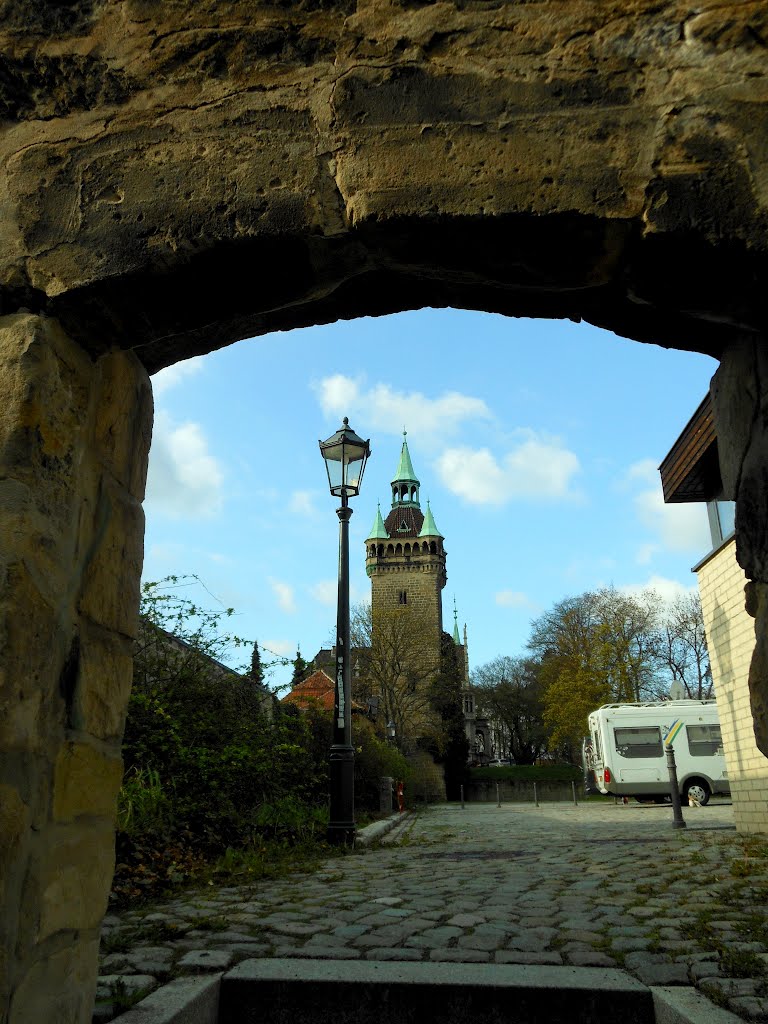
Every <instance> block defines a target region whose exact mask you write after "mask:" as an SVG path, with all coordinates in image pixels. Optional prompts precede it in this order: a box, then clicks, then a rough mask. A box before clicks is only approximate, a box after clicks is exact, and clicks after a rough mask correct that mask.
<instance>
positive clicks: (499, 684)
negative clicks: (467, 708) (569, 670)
mask: <svg viewBox="0 0 768 1024" xmlns="http://www.w3.org/2000/svg"><path fill="white" fill-rule="evenodd" d="M472 685H473V686H474V691H475V699H476V702H477V708H478V711H479V712H480V713H481V714H482V715H483V716H484V717H486V718H488V719H489V720H490V721H491V722H492V723H494V724H495V726H496V727H497V729H499V730H500V732H501V734H502V736H503V738H504V744H505V749H507V750H508V751H509V754H510V756H511V758H512V760H513V761H514V762H515V764H535V763H536V759H537V757H539V755H540V754H541V753H542V752H543V751H544V750H545V749H546V745H547V729H546V726H545V725H544V702H543V696H544V685H543V681H542V673H541V663H540V662H539V661H537V660H536V659H535V658H510V657H506V656H504V657H498V658H494V659H493V661H489V662H488V663H487V664H486V665H482V666H481V667H480V668H478V669H476V670H475V672H473V673H472Z"/></svg>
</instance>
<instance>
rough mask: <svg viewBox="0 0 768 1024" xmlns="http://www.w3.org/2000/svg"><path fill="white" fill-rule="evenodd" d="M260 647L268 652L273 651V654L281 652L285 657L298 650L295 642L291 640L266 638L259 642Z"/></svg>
mask: <svg viewBox="0 0 768 1024" xmlns="http://www.w3.org/2000/svg"><path fill="white" fill-rule="evenodd" d="M259 648H260V649H262V650H265V651H267V652H269V651H271V652H272V654H280V655H282V656H283V657H285V656H286V655H289V654H293V653H294V651H295V650H296V646H295V644H293V643H292V642H291V641H290V640H265V641H264V643H263V644H262V643H261V642H259Z"/></svg>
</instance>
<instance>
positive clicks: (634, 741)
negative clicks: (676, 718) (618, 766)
mask: <svg viewBox="0 0 768 1024" xmlns="http://www.w3.org/2000/svg"><path fill="white" fill-rule="evenodd" d="M613 735H614V738H615V740H616V753H617V754H619V755H620V756H621V757H661V756H662V753H663V752H662V749H661V733H660V732H659V729H658V726H654V727H653V728H644V729H643V728H640V729H614V730H613Z"/></svg>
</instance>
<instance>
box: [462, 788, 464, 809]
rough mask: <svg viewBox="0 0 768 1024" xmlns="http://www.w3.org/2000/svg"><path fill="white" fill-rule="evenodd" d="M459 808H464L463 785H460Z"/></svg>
mask: <svg viewBox="0 0 768 1024" xmlns="http://www.w3.org/2000/svg"><path fill="white" fill-rule="evenodd" d="M461 809H462V811H463V810H464V787H463V786H462V787H461Z"/></svg>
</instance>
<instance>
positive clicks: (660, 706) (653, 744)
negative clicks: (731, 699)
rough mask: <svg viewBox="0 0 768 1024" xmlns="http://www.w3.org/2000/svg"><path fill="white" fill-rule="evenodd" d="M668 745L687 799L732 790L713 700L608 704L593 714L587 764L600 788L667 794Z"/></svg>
mask: <svg viewBox="0 0 768 1024" xmlns="http://www.w3.org/2000/svg"><path fill="white" fill-rule="evenodd" d="M670 745H671V746H672V747H673V748H674V751H675V763H676V765H677V779H678V782H679V783H680V795H681V798H682V800H683V802H684V803H688V802H689V801H695V802H697V803H699V804H706V803H707V801H708V800H709V798H710V796H711V795H712V794H713V793H725V794H728V793H729V792H730V789H729V787H728V772H727V771H726V767H725V758H724V756H723V741H722V738H721V736H720V719H719V718H718V714H717V704H716V703H715V701H714V700H669V701H662V702H660V703H648V704H642V703H639V704H604V705H603V706H602V707H601V708H598V710H597V711H593V712H592V714H591V715H590V716H589V738H588V743H587V750H586V755H587V764H588V767H589V768H591V769H592V770H593V771H594V774H595V782H596V784H597V787H598V789H599V790H600V792H601V793H610V794H611V795H612V796H634V797H637V798H638V799H650V800H657V801H659V802H661V801H662V800H665V799H668V798H669V793H670V785H669V772H668V770H667V759H666V748H667V747H668V746H670Z"/></svg>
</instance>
